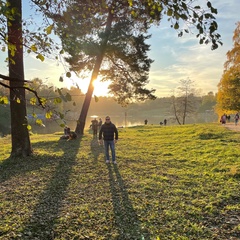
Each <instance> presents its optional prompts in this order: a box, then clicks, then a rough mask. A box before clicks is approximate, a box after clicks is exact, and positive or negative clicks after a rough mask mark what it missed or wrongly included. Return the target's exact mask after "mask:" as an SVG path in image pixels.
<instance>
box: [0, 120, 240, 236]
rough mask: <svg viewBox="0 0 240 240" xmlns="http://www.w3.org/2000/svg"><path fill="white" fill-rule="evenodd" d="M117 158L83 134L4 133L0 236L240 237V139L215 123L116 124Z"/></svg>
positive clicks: (0, 150)
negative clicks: (20, 150)
mask: <svg viewBox="0 0 240 240" xmlns="http://www.w3.org/2000/svg"><path fill="white" fill-rule="evenodd" d="M119 136H120V139H119V142H118V143H117V146H116V153H117V161H118V165H117V166H113V165H112V164H110V165H106V164H105V163H104V151H103V147H102V146H99V145H98V144H97V141H96V140H94V139H92V136H91V135H89V134H86V135H85V136H84V137H82V138H81V139H77V140H73V141H66V140H59V135H54V134H53V135H33V136H31V141H32V145H33V149H34V155H33V156H31V157H29V158H25V159H12V158H9V154H10V150H11V148H10V138H3V139H0V146H1V148H0V216H1V217H0V239H4V240H5V239H31V240H34V239H40V240H45V239H46V240H50V239H58V240H60V239H61V240H65V239H67V240H68V239H74V240H76V239H106V240H112V239H119V240H124V239H136V240H138V239H139V240H141V239H145V240H146V239H154V240H159V239H161V240H165V239H166V240H170V239H181V240H187V239H191V240H192V239H198V240H199V239H201V240H203V239H218V240H221V239H240V217H239V216H240V191H239V180H240V160H239V156H240V136H239V132H233V131H230V130H227V129H225V128H224V127H223V126H220V125H218V124H196V125H185V126H167V127H160V126H139V127H132V128H126V129H119Z"/></svg>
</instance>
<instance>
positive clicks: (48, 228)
mask: <svg viewBox="0 0 240 240" xmlns="http://www.w3.org/2000/svg"><path fill="white" fill-rule="evenodd" d="M80 141H81V139H77V140H74V141H69V142H66V143H63V142H61V141H59V144H58V148H62V150H63V151H64V154H63V155H62V156H61V157H59V159H58V163H57V165H56V169H55V172H54V174H53V175H52V177H51V178H50V179H49V182H48V184H47V185H46V188H45V190H44V191H43V192H42V194H41V195H40V196H39V199H38V203H37V205H36V206H35V208H34V211H33V213H32V215H31V218H30V219H29V220H28V222H27V223H26V227H25V228H24V229H23V230H22V233H23V234H24V236H26V239H48V240H51V239H54V225H55V223H56V222H57V219H58V215H59V212H60V208H61V206H62V201H63V200H64V198H65V195H66V190H67V186H68V184H69V179H70V174H71V172H72V167H73V165H74V164H75V160H76V155H77V153H78V151H79V147H80ZM56 148H57V146H56Z"/></svg>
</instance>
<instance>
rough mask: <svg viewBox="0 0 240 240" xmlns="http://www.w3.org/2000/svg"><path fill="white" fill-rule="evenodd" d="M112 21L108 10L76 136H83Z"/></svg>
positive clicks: (111, 15)
mask: <svg viewBox="0 0 240 240" xmlns="http://www.w3.org/2000/svg"><path fill="white" fill-rule="evenodd" d="M112 21H113V14H112V13H111V10H109V14H108V19H107V23H106V28H105V34H104V36H105V37H104V39H103V40H102V44H101V46H100V53H99V55H98V56H97V59H96V63H95V66H94V69H93V73H92V77H91V80H90V83H89V86H88V91H87V93H86V96H85V99H84V102H83V106H82V110H81V113H80V116H79V118H78V122H77V126H76V129H75V132H76V133H77V134H78V135H83V133H84V127H85V123H86V118H87V113H88V109H89V106H90V103H91V99H92V94H93V90H94V85H93V82H94V80H96V78H97V76H98V73H99V69H100V67H101V64H102V60H103V57H104V53H105V49H106V46H107V42H108V38H109V35H110V33H111V25H112Z"/></svg>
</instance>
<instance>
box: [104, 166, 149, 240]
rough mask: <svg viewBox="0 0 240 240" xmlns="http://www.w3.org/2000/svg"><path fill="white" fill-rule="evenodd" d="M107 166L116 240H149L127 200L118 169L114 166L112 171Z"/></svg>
mask: <svg viewBox="0 0 240 240" xmlns="http://www.w3.org/2000/svg"><path fill="white" fill-rule="evenodd" d="M107 166H108V174H109V183H110V190H111V194H112V203H113V210H114V216H115V225H116V227H117V229H118V232H119V236H118V238H117V239H119V240H122V239H136V240H137V239H145V240H147V239H150V235H149V233H148V232H147V231H146V230H143V229H142V228H141V222H140V220H139V218H138V216H137V214H136V212H135V210H134V208H133V205H132V203H131V200H130V199H129V196H128V192H127V189H126V186H125V184H124V181H123V179H122V177H121V174H120V172H119V170H118V167H117V166H116V165H114V166H113V170H112V167H111V165H110V164H108V165H107ZM114 173H115V176H114Z"/></svg>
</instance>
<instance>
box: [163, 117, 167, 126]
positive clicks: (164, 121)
mask: <svg viewBox="0 0 240 240" xmlns="http://www.w3.org/2000/svg"><path fill="white" fill-rule="evenodd" d="M163 124H164V126H166V125H167V119H166V118H165V119H164V120H163Z"/></svg>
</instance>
